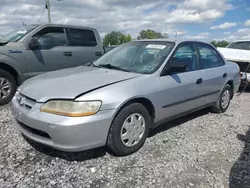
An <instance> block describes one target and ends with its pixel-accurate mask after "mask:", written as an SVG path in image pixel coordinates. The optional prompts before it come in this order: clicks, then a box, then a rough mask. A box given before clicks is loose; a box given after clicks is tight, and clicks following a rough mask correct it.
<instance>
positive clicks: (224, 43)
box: [211, 40, 229, 47]
mask: <svg viewBox="0 0 250 188" xmlns="http://www.w3.org/2000/svg"><path fill="white" fill-rule="evenodd" d="M211 44H212V45H213V46H215V47H226V46H228V45H229V42H227V41H225V40H222V41H215V40H214V41H212V42H211Z"/></svg>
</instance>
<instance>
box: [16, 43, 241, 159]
mask: <svg viewBox="0 0 250 188" xmlns="http://www.w3.org/2000/svg"><path fill="white" fill-rule="evenodd" d="M89 80H91V83H90V82H89ZM72 83H74V84H72ZM239 84H240V76H239V67H238V65H237V64H235V63H231V62H227V61H226V60H225V59H224V58H223V56H221V55H220V54H219V53H218V51H217V50H216V49H215V48H214V47H212V46H211V45H209V44H207V43H202V42H196V41H169V40H145V41H134V42H130V43H126V44H122V45H120V46H118V47H116V48H115V49H113V50H112V51H110V52H109V53H106V54H104V55H103V56H102V57H101V58H99V59H97V60H96V61H95V62H94V63H93V64H92V67H87V66H85V67H84V66H82V67H76V68H71V69H64V70H60V71H54V72H53V73H47V74H43V75H40V76H37V77H35V78H32V79H29V80H27V81H26V82H25V83H23V84H22V85H21V86H20V87H19V89H18V92H17V94H16V95H15V97H14V98H13V100H12V107H13V109H12V110H13V114H14V116H15V118H16V119H17V127H18V128H19V130H20V131H21V132H22V133H23V134H24V135H25V136H26V137H29V138H30V139H32V140H34V141H36V142H39V143H42V144H45V145H49V146H51V147H54V148H57V149H60V150H65V151H81V150H85V149H90V148H95V147H99V146H104V145H107V146H108V147H109V148H110V149H111V150H112V151H113V152H114V153H115V154H117V155H127V154H131V153H133V152H135V151H137V150H138V149H140V148H141V147H142V145H143V144H144V142H145V140H146V138H147V135H148V132H149V130H150V129H151V128H154V127H156V126H158V125H160V124H162V123H163V122H166V121H169V120H171V119H174V118H178V117H180V116H183V115H186V114H188V113H191V112H194V111H197V110H200V109H202V108H206V107H212V109H213V111H214V112H218V113H223V112H225V111H226V110H227V109H228V106H229V104H230V100H231V99H232V98H233V94H234V92H236V91H237V90H238V87H239ZM51 122H53V124H52V123H51Z"/></svg>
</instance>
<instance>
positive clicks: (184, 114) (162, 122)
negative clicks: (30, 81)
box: [152, 103, 214, 128]
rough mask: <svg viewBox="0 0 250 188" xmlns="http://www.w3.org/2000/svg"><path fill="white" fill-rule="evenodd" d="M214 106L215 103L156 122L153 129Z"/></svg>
mask: <svg viewBox="0 0 250 188" xmlns="http://www.w3.org/2000/svg"><path fill="white" fill-rule="evenodd" d="M213 105H214V103H210V104H206V105H204V106H201V107H198V108H195V109H192V110H189V111H187V112H183V113H180V114H177V115H174V116H171V117H168V118H166V119H163V120H160V121H158V122H155V123H154V125H153V127H152V128H156V127H158V126H160V125H162V124H164V123H166V122H169V121H172V120H174V119H178V118H180V117H183V116H186V115H188V114H192V113H194V112H197V111H200V110H202V109H205V108H208V107H211V106H213Z"/></svg>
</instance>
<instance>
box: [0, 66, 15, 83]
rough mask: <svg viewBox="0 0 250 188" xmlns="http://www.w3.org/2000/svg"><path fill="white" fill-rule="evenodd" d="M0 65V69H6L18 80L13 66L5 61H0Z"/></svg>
mask: <svg viewBox="0 0 250 188" xmlns="http://www.w3.org/2000/svg"><path fill="white" fill-rule="evenodd" d="M0 67H1V68H0V69H2V70H5V71H7V72H9V73H10V74H11V75H12V76H14V78H15V80H16V82H18V73H17V71H16V70H15V69H14V68H13V67H11V66H9V65H7V64H5V63H1V62H0Z"/></svg>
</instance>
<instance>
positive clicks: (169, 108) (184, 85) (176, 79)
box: [157, 42, 203, 119]
mask: <svg viewBox="0 0 250 188" xmlns="http://www.w3.org/2000/svg"><path fill="white" fill-rule="evenodd" d="M179 62H184V63H185V64H187V70H186V72H182V73H177V74H172V75H165V76H161V77H160V84H159V87H161V94H160V95H159V96H158V98H159V100H160V101H161V103H162V113H160V114H159V116H158V115H157V116H158V118H159V119H163V118H164V117H167V118H169V117H172V116H175V115H178V114H180V113H184V112H187V111H189V110H192V109H196V108H199V107H200V106H201V105H202V91H201V90H200V87H201V86H200V85H201V84H200V82H199V80H201V79H202V78H203V75H202V74H201V72H200V71H199V70H198V56H197V52H196V50H195V47H194V44H193V43H191V42H190V43H181V44H180V45H179V46H178V47H177V48H176V50H175V52H174V53H173V55H172V57H171V58H170V60H169V62H168V63H171V64H173V63H179ZM168 63H167V65H166V66H168Z"/></svg>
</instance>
